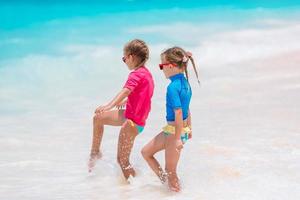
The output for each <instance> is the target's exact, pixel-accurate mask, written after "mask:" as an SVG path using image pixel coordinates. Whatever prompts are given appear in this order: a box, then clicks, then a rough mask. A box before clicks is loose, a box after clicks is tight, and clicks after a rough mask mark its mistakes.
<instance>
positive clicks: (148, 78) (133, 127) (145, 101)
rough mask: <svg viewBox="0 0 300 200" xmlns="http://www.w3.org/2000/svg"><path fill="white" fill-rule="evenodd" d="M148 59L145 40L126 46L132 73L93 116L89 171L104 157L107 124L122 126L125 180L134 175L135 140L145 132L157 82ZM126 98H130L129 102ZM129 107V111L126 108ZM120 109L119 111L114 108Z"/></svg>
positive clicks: (121, 161)
mask: <svg viewBox="0 0 300 200" xmlns="http://www.w3.org/2000/svg"><path fill="white" fill-rule="evenodd" d="M148 58H149V50H148V47H147V45H146V43H145V42H144V41H142V40H138V39H135V40H132V41H130V42H129V43H127V44H126V45H125V47H124V57H123V58H122V59H123V61H124V63H125V64H126V65H127V66H128V68H129V70H131V71H132V72H131V73H130V74H129V76H128V79H127V81H126V83H125V85H124V87H123V89H122V90H121V91H120V92H119V94H118V95H117V96H116V97H115V98H114V99H113V100H111V101H110V102H109V103H108V104H105V105H102V106H99V107H98V108H97V109H96V111H95V115H94V123H93V142H92V148H91V153H90V159H89V163H88V168H89V171H90V172H91V171H92V169H93V168H94V166H95V164H96V161H97V159H99V158H101V156H102V154H101V151H100V145H101V140H102V136H103V131H104V125H110V126H121V130H120V134H119V141H118V153H117V161H118V163H119V165H120V167H121V170H122V172H123V175H124V177H125V178H126V180H127V179H128V178H129V176H130V175H131V176H133V177H134V176H135V170H134V169H133V167H132V166H131V165H130V162H129V156H130V152H131V149H132V147H133V142H134V139H135V137H136V136H137V135H138V134H139V133H141V132H142V131H143V129H144V126H145V123H146V119H147V117H148V114H149V112H150V109H151V98H152V95H153V89H154V82H153V79H152V75H151V73H150V72H149V70H148V69H147V68H146V67H145V66H144V65H145V63H146V61H147V60H148ZM126 98H127V99H126ZM125 104H126V109H125V110H124V109H123V107H124V105H125ZM114 107H117V108H118V109H117V110H112V108H114Z"/></svg>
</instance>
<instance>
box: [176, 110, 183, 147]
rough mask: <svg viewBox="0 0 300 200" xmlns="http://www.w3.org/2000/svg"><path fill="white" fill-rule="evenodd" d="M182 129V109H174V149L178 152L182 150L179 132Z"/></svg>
mask: <svg viewBox="0 0 300 200" xmlns="http://www.w3.org/2000/svg"><path fill="white" fill-rule="evenodd" d="M182 128H183V119H182V109H181V108H180V109H175V138H176V148H177V150H180V149H182V148H183V144H182V141H181V131H182Z"/></svg>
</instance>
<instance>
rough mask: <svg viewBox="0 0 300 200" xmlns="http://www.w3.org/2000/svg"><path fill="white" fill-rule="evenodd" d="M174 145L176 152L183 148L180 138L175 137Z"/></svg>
mask: <svg viewBox="0 0 300 200" xmlns="http://www.w3.org/2000/svg"><path fill="white" fill-rule="evenodd" d="M175 146H176V151H178V152H180V150H181V149H183V143H182V141H181V139H176V143H175Z"/></svg>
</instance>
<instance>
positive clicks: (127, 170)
mask: <svg viewBox="0 0 300 200" xmlns="http://www.w3.org/2000/svg"><path fill="white" fill-rule="evenodd" d="M122 172H123V175H124V177H125V179H126V180H127V179H128V178H129V176H132V177H135V175H136V173H135V170H134V169H133V167H132V166H131V165H128V166H127V167H124V168H122Z"/></svg>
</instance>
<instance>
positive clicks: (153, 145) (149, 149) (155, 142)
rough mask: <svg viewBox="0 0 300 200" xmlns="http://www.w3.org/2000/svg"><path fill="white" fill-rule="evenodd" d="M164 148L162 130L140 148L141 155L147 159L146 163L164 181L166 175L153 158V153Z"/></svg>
mask: <svg viewBox="0 0 300 200" xmlns="http://www.w3.org/2000/svg"><path fill="white" fill-rule="evenodd" d="M164 148H165V136H164V132H160V133H159V134H158V135H157V136H155V137H154V138H153V139H152V140H151V141H150V142H149V143H148V144H146V145H145V146H144V147H143V149H142V155H143V157H144V159H145V160H146V161H147V163H148V165H149V166H150V167H151V169H152V170H153V171H154V173H155V174H156V175H157V176H158V178H159V179H160V180H161V181H162V182H165V181H166V176H165V173H164V170H163V169H162V168H161V166H160V165H159V163H158V161H157V160H156V159H155V158H154V154H156V153H157V152H159V151H161V150H163V149H164Z"/></svg>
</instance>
